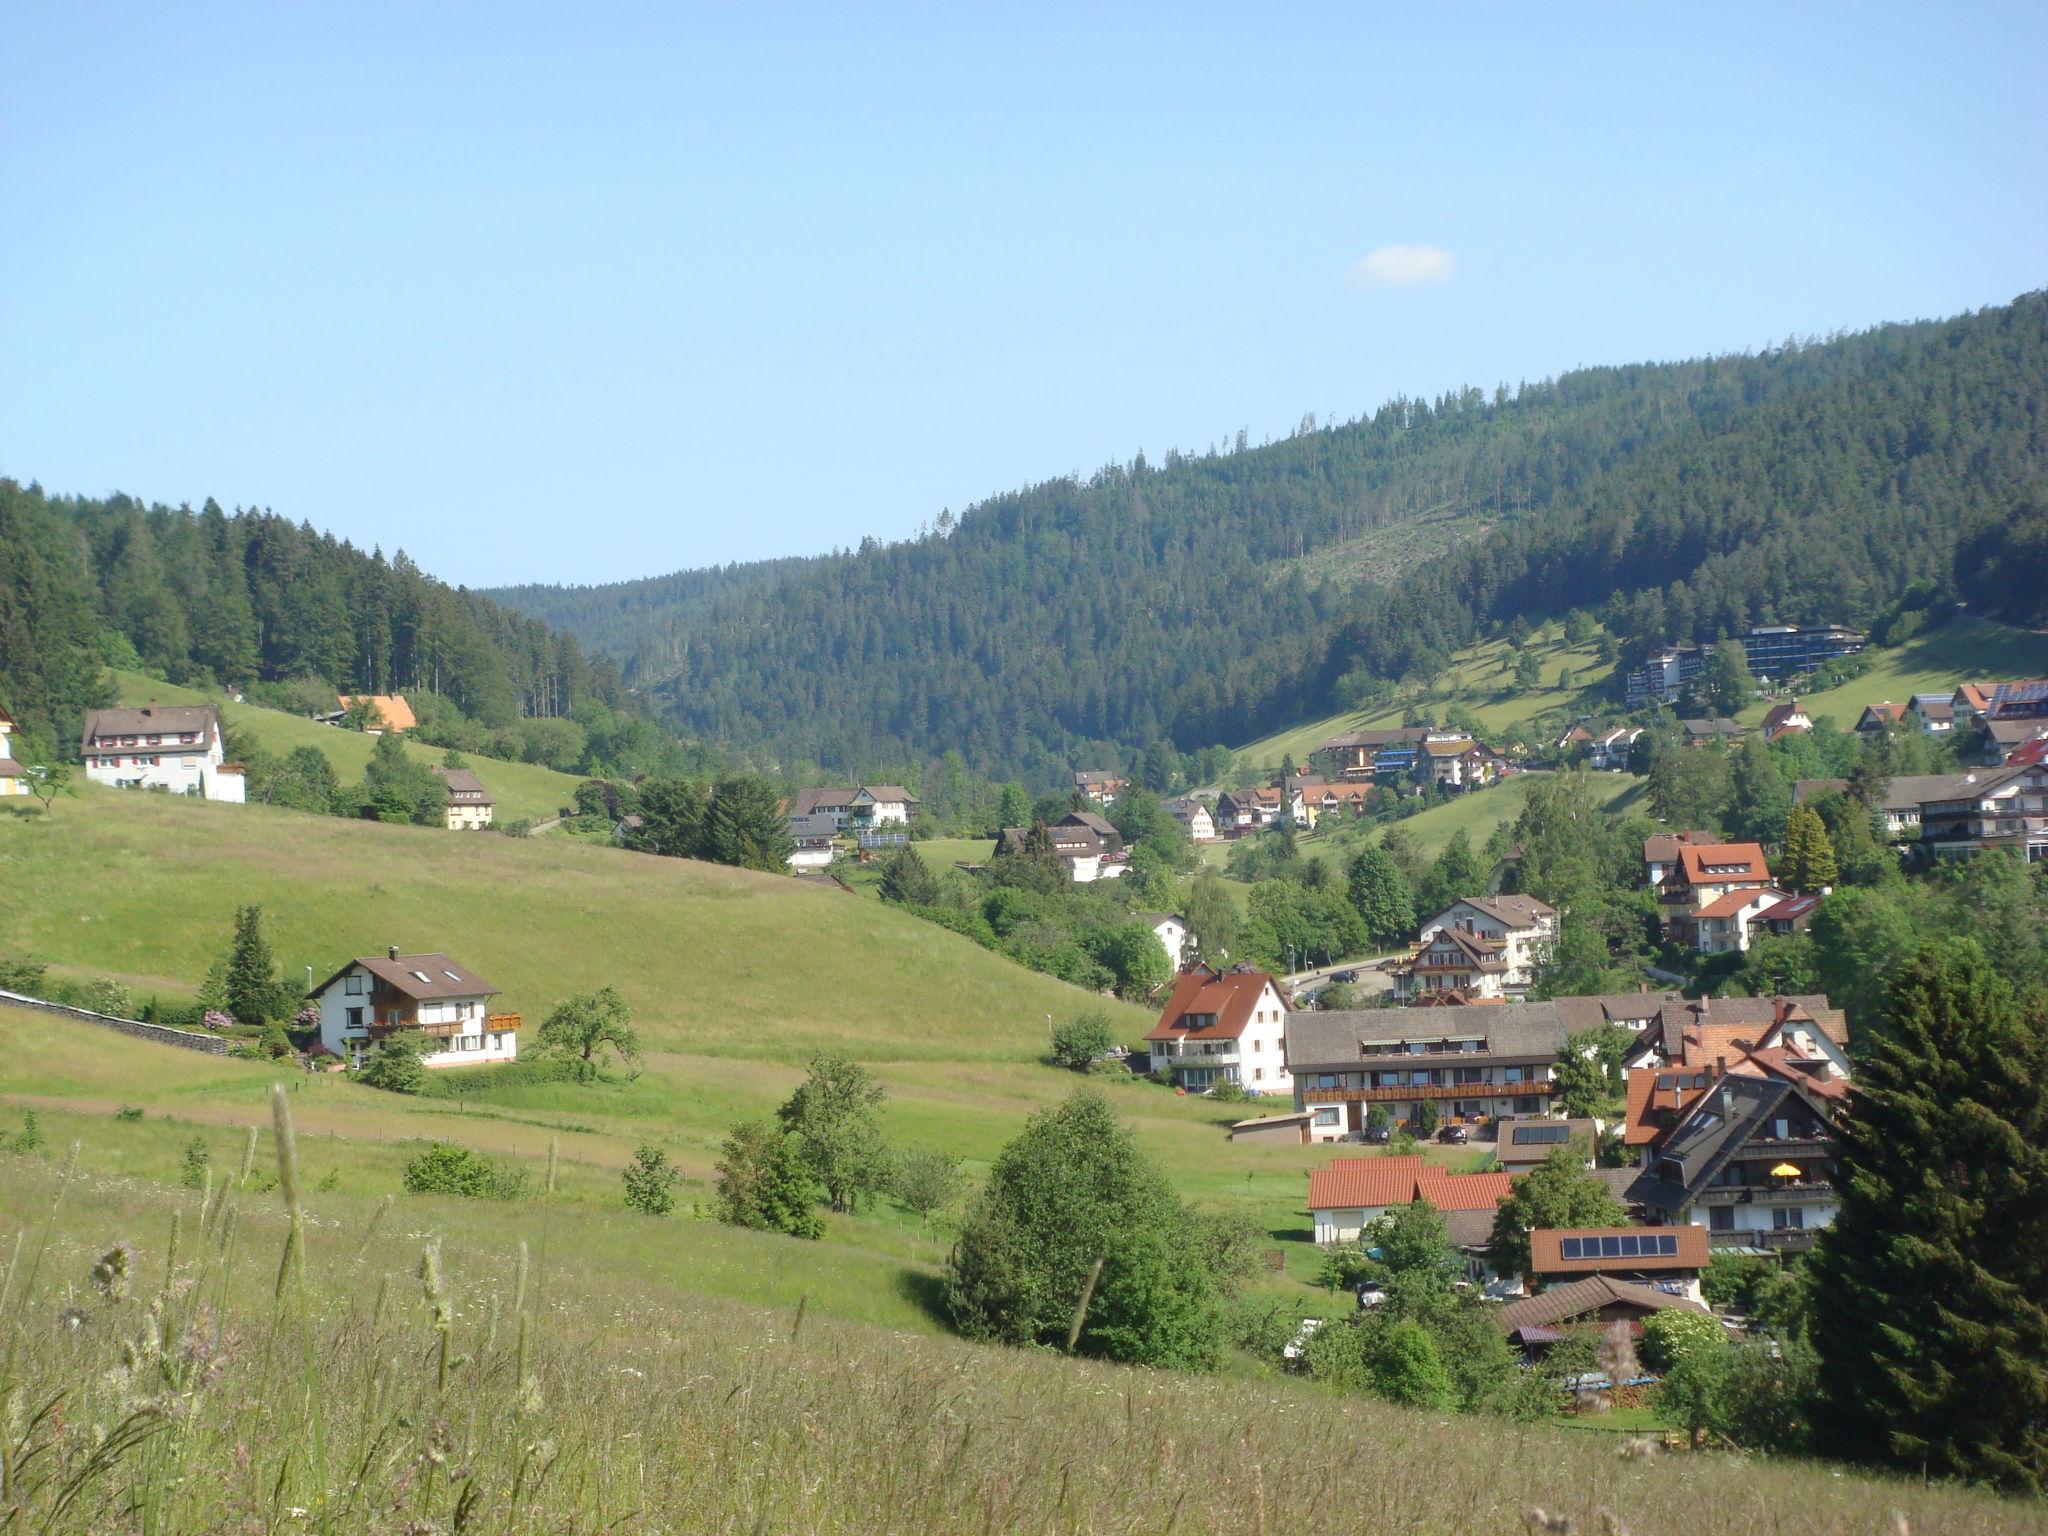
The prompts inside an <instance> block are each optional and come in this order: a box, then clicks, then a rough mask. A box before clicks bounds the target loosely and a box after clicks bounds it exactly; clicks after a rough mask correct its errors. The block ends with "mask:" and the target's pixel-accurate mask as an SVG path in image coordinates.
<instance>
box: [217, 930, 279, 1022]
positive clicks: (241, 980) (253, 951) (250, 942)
mask: <svg viewBox="0 0 2048 1536" xmlns="http://www.w3.org/2000/svg"><path fill="white" fill-rule="evenodd" d="M226 990H227V1005H228V1012H229V1013H231V1014H233V1015H234V1018H235V1022H236V1023H238V1024H247V1025H250V1026H252V1027H254V1028H258V1029H260V1028H262V1027H263V1026H264V1025H265V1024H268V1023H270V1022H271V1020H273V1019H279V1018H282V1017H284V1001H285V1000H284V986H283V983H281V982H280V981H279V980H278V976H277V961H276V960H275V959H273V958H272V956H271V953H270V941H269V940H267V939H266V938H264V937H263V909H262V908H261V907H259V906H253V905H252V906H247V907H243V908H241V909H239V910H238V911H237V912H236V913H235V937H234V942H233V943H232V944H231V945H230V946H229V948H228V968H227V989H226Z"/></svg>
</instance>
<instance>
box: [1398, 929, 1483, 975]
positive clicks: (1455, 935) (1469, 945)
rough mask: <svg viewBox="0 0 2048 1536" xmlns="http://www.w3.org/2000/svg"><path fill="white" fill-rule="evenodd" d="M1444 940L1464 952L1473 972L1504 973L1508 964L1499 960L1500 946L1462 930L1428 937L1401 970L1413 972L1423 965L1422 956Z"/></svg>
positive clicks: (1449, 930)
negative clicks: (1425, 942)
mask: <svg viewBox="0 0 2048 1536" xmlns="http://www.w3.org/2000/svg"><path fill="white" fill-rule="evenodd" d="M1445 940H1449V941H1450V942H1451V943H1452V944H1454V945H1456V946H1457V947H1458V948H1459V949H1461V950H1463V951H1464V953H1465V958H1466V961H1467V962H1468V963H1469V965H1470V966H1471V968H1472V969H1474V970H1478V971H1504V970H1506V969H1507V966H1508V963H1507V961H1505V960H1503V959H1501V957H1500V944H1499V943H1498V942H1497V941H1493V940H1487V939H1480V938H1477V937H1475V936H1473V935H1472V934H1469V933H1467V932H1466V931H1465V930H1464V929H1462V928H1440V929H1438V930H1437V931H1436V932H1435V933H1433V934H1431V935H1430V936H1429V942H1428V943H1427V944H1424V945H1422V946H1421V947H1419V948H1418V949H1417V950H1416V951H1415V953H1414V955H1413V956H1412V957H1410V958H1409V959H1408V960H1407V961H1406V962H1405V963H1404V964H1403V965H1402V967H1401V969H1403V970H1407V971H1413V970H1414V969H1415V968H1416V967H1418V966H1421V965H1422V964H1423V963H1424V956H1426V955H1427V954H1428V953H1429V952H1430V951H1431V950H1432V949H1434V948H1436V946H1437V945H1439V944H1442V943H1443V942H1444V941H1445ZM1453 963H1455V962H1453Z"/></svg>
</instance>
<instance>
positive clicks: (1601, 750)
mask: <svg viewBox="0 0 2048 1536" xmlns="http://www.w3.org/2000/svg"><path fill="white" fill-rule="evenodd" d="M1642 737H1643V728H1642V727H1641V726H1639V725H1620V726H1616V727H1615V728H1614V729H1613V730H1611V731H1602V732H1601V733H1600V735H1599V736H1598V737H1597V738H1595V740H1594V742H1593V745H1592V748H1591V750H1590V751H1588V752H1587V754H1586V766H1587V767H1589V768H1596V769H1599V770H1600V771H1602V772H1604V773H1622V772H1625V771H1626V770H1627V768H1628V760H1629V758H1630V756H1631V755H1632V754H1633V753H1634V752H1635V746H1636V743H1637V742H1638V741H1640V740H1642Z"/></svg>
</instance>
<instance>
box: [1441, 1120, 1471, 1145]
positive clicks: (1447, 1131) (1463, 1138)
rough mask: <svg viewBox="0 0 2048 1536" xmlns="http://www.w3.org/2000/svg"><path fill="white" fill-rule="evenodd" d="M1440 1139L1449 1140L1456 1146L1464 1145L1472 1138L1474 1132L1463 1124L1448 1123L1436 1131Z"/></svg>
mask: <svg viewBox="0 0 2048 1536" xmlns="http://www.w3.org/2000/svg"><path fill="white" fill-rule="evenodd" d="M1436 1139H1437V1140H1438V1141H1448V1142H1449V1143H1450V1144H1451V1145H1452V1146H1454V1147H1462V1146H1463V1145H1464V1144H1465V1143H1466V1142H1468V1141H1470V1140H1471V1139H1472V1133H1471V1132H1470V1131H1468V1130H1466V1129H1465V1127H1463V1126H1462V1125H1447V1126H1445V1127H1444V1128H1443V1129H1442V1130H1440V1131H1438V1132H1437V1133H1436Z"/></svg>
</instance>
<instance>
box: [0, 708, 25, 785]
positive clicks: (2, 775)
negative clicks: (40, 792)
mask: <svg viewBox="0 0 2048 1536" xmlns="http://www.w3.org/2000/svg"><path fill="white" fill-rule="evenodd" d="M27 793H28V769H27V768H25V767H23V766H22V765H21V764H20V763H18V762H16V761H15V760H14V717H13V716H12V715H10V714H8V713H7V711H6V710H5V709H0V796H5V795H25V794H27Z"/></svg>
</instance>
